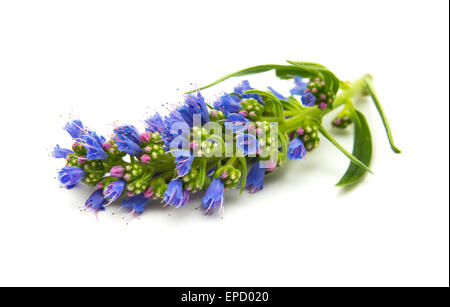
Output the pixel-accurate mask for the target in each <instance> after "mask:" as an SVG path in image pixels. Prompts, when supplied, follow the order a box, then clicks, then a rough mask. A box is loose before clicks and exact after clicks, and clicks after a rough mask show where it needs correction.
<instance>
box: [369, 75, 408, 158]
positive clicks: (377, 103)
mask: <svg viewBox="0 0 450 307" xmlns="http://www.w3.org/2000/svg"><path fill="white" fill-rule="evenodd" d="M365 85H366V89H367V91H368V92H369V95H370V96H371V97H372V100H373V103H374V104H375V107H376V108H377V110H378V113H379V114H380V117H381V120H382V121H383V125H384V128H385V130H386V134H387V137H388V139H389V143H390V145H391V148H392V151H393V152H395V153H401V152H402V151H401V150H400V149H398V148H397V147H396V146H395V145H394V138H393V137H392V131H391V127H390V126H389V122H388V120H387V117H386V115H385V114H384V111H383V108H382V107H381V104H380V100H379V99H378V96H377V94H376V92H375V89H374V87H373V83H372V80H371V79H366V80H365Z"/></svg>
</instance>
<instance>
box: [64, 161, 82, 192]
mask: <svg viewBox="0 0 450 307" xmlns="http://www.w3.org/2000/svg"><path fill="white" fill-rule="evenodd" d="M84 177H85V173H84V171H83V170H82V169H81V168H79V167H75V166H66V167H63V168H62V169H61V170H60V171H59V172H58V180H59V181H60V182H61V184H62V185H63V186H65V187H66V188H67V189H71V188H73V187H74V186H75V185H76V184H77V183H78V182H79V181H80V180H82V179H83V178H84Z"/></svg>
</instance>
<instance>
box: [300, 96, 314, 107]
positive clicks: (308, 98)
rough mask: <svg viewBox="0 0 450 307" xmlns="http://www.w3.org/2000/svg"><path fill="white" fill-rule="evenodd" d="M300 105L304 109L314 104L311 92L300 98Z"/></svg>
mask: <svg viewBox="0 0 450 307" xmlns="http://www.w3.org/2000/svg"><path fill="white" fill-rule="evenodd" d="M301 99H302V104H303V105H304V106H305V107H313V106H314V105H315V104H316V100H317V98H316V96H314V95H313V94H312V93H311V92H308V93H306V94H304V95H303V96H302V98H301Z"/></svg>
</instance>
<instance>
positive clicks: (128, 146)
mask: <svg viewBox="0 0 450 307" xmlns="http://www.w3.org/2000/svg"><path fill="white" fill-rule="evenodd" d="M114 133H115V135H116V144H117V148H119V150H121V151H123V152H126V153H127V154H129V155H132V156H138V155H139V154H140V153H142V148H141V147H140V146H139V145H140V144H141V140H140V139H139V132H138V131H137V129H136V128H135V127H134V126H131V125H125V126H120V127H117V128H115V129H114Z"/></svg>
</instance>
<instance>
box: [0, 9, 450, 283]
mask: <svg viewBox="0 0 450 307" xmlns="http://www.w3.org/2000/svg"><path fill="white" fill-rule="evenodd" d="M448 22H449V16H448V1H442V0H438V1H392V0H391V1H280V0H279V1H261V0H260V1H242V0H241V1H230V0H228V1H221V2H219V1H92V0H89V1H1V2H0V105H1V120H0V125H1V139H0V140H1V141H0V144H1V151H0V155H1V160H0V161H1V167H0V169H1V177H0V178H1V179H0V180H1V184H0V187H1V192H2V202H1V207H0V285H8V286H10V285H59V286H69V285H75V286H80V285H85V286H99V285H103V286H108V285H111V286H119V285H126V286H132V285H137V286H142V285H147V286H349V285H352V286H448V283H449V206H448V200H449V190H448V183H449V182H448V181H449V174H448V161H449V146H448V145H449V144H448V128H449V126H448V123H449V117H448V111H449V107H448V104H449V97H448V93H449V88H448V81H449V80H448V64H449V63H448V55H449V52H448V51H449V50H448V46H449V45H448V34H449V33H448ZM287 59H291V60H306V61H316V62H320V63H322V64H324V65H327V66H328V67H329V68H330V69H331V70H333V71H334V72H335V73H336V74H337V75H338V76H339V77H340V78H341V79H348V80H352V79H355V78H357V77H359V76H361V75H363V74H364V73H367V72H369V73H372V74H373V76H374V78H375V85H376V87H377V89H378V92H379V96H380V97H381V100H382V103H383V104H384V107H385V111H386V113H387V115H388V118H389V119H390V122H391V126H392V129H393V133H394V138H395V140H396V143H397V145H398V146H399V147H400V148H401V149H402V150H403V153H402V154H401V155H395V154H394V153H392V152H391V151H390V148H389V145H388V143H387V140H386V137H385V133H384V130H383V127H382V124H381V121H380V120H379V118H378V115H377V113H376V110H375V108H374V106H373V105H372V103H371V102H370V101H369V100H363V101H361V102H360V103H359V104H358V105H359V106H360V109H361V110H363V112H364V113H365V114H366V116H367V118H368V121H369V123H370V126H371V128H372V134H373V140H374V157H373V163H372V165H371V168H372V169H373V171H374V175H370V176H367V177H366V178H365V180H364V181H363V182H362V183H361V184H359V185H358V186H355V187H354V188H352V189H347V190H346V189H339V188H336V187H334V183H336V182H337V180H338V179H339V178H340V176H341V175H342V174H343V172H344V171H345V169H346V167H347V165H348V161H347V159H346V158H345V157H344V156H343V155H342V154H341V153H340V152H338V151H337V150H336V149H335V148H333V147H332V146H331V145H330V144H329V143H328V142H327V141H326V140H322V143H321V146H320V147H319V148H318V149H317V150H316V151H315V152H314V153H311V154H310V155H308V156H307V158H306V159H305V160H304V161H301V162H295V163H293V162H292V163H289V164H288V165H287V167H285V168H283V169H281V170H279V171H278V172H277V174H276V175H273V176H271V177H270V178H267V180H266V187H265V189H264V190H263V191H262V192H260V193H258V194H255V195H251V196H249V195H248V194H244V195H242V196H239V195H238V193H237V192H235V191H230V192H227V194H226V209H225V215H224V218H223V219H220V217H217V216H215V217H214V216H213V217H205V216H203V215H202V214H201V213H200V210H195V207H197V206H198V204H199V201H198V198H197V199H196V200H194V202H193V203H192V204H191V205H190V206H187V207H185V208H182V209H180V210H177V211H170V210H168V209H162V208H160V207H161V206H160V204H159V203H158V202H153V203H151V204H150V205H149V209H148V210H147V211H146V212H145V213H144V214H143V216H142V218H141V220H132V221H131V222H129V223H128V224H127V221H128V220H129V217H128V215H127V213H126V212H123V211H121V212H118V213H117V214H116V215H112V212H115V211H117V210H118V206H116V207H113V208H111V209H110V210H108V211H106V212H103V213H100V214H99V218H100V222H97V221H96V219H95V217H94V216H93V215H92V214H86V213H82V212H80V207H81V206H83V204H84V200H85V198H86V197H87V196H88V195H89V193H90V192H91V190H90V189H89V188H77V189H74V190H71V191H67V190H64V189H60V188H59V186H58V183H57V182H56V180H55V179H54V178H55V175H56V170H57V169H58V168H59V167H62V165H63V161H61V160H54V159H52V158H50V157H49V153H50V150H51V149H52V147H53V146H54V145H55V144H57V143H58V144H60V145H64V146H69V145H70V137H69V136H68V135H67V134H66V133H65V132H64V131H62V129H61V127H62V126H63V125H64V123H65V122H66V121H67V120H68V119H69V118H71V116H72V117H73V116H76V117H79V118H80V119H82V120H83V121H84V122H85V123H86V124H87V125H88V126H89V127H91V128H93V129H95V130H97V131H99V132H100V133H103V134H104V135H106V136H107V135H108V134H109V133H110V132H111V130H112V125H111V123H112V122H113V121H116V120H117V121H119V122H120V123H124V124H125V123H129V124H135V125H136V126H138V127H140V128H141V129H142V128H143V124H142V120H143V119H144V118H145V117H146V115H148V114H149V112H153V110H156V109H158V110H161V109H162V107H161V104H163V103H165V102H170V103H177V102H179V101H181V97H182V96H181V91H185V90H190V89H192V88H193V86H195V85H204V84H205V83H208V82H211V81H213V80H214V79H215V78H217V77H219V76H221V75H223V74H226V73H229V72H232V71H234V70H237V69H241V68H244V67H247V66H251V65H257V64H266V63H283V62H284V61H285V60H287ZM248 79H249V80H250V81H251V84H252V85H253V86H254V87H259V88H261V89H264V87H265V86H267V85H273V86H275V87H276V88H277V89H279V90H280V91H283V92H284V93H287V89H289V88H290V87H291V86H292V84H291V82H289V81H279V80H276V79H275V77H274V75H273V73H266V74H264V75H261V76H250V77H248ZM238 81H239V80H238V79H234V80H230V81H228V82H225V83H224V84H222V85H220V86H217V87H215V88H212V89H209V90H207V91H205V92H204V94H205V96H206V97H207V98H208V100H209V101H211V100H213V99H214V97H216V96H217V95H218V94H219V93H220V92H221V91H223V90H231V89H232V87H233V86H234V84H236V83H237V82H238ZM177 89H179V90H177ZM351 130H352V129H350V130H349V132H348V133H340V134H339V135H338V138H339V140H340V141H341V142H342V143H343V144H344V145H345V146H347V148H349V149H351V145H352V137H351Z"/></svg>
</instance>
